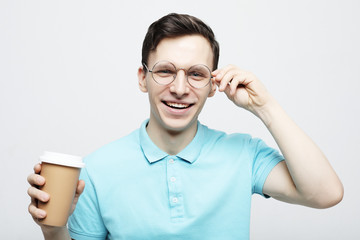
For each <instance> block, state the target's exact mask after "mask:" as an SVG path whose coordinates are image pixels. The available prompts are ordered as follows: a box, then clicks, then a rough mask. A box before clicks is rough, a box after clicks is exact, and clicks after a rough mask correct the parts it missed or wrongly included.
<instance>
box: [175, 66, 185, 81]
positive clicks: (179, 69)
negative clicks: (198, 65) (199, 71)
mask: <svg viewBox="0 0 360 240" xmlns="http://www.w3.org/2000/svg"><path fill="white" fill-rule="evenodd" d="M181 70H183V71H184V73H185V77H186V79H187V77H188V75H187V69H186V68H183V67H182V68H175V72H176V74H175V76H174V79H175V78H176V77H177V75H178V73H179V71H181Z"/></svg>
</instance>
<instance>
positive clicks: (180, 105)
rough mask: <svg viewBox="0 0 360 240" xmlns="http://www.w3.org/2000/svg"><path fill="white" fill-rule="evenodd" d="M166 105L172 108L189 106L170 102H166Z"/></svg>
mask: <svg viewBox="0 0 360 240" xmlns="http://www.w3.org/2000/svg"><path fill="white" fill-rule="evenodd" d="M166 105H168V106H170V107H174V108H187V107H188V106H189V104H182V103H171V102H167V103H166Z"/></svg>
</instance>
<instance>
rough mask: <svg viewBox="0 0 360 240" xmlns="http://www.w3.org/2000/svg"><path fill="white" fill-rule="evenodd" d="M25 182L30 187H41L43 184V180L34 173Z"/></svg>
mask: <svg viewBox="0 0 360 240" xmlns="http://www.w3.org/2000/svg"><path fill="white" fill-rule="evenodd" d="M27 181H28V183H29V184H30V185H31V186H43V185H44V184H45V178H44V177H43V176H40V175H39V174H35V173H32V174H30V175H29V176H28V177H27Z"/></svg>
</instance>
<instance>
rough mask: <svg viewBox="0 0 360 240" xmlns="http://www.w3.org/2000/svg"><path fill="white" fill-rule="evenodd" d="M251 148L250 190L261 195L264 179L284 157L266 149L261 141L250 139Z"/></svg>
mask: <svg viewBox="0 0 360 240" xmlns="http://www.w3.org/2000/svg"><path fill="white" fill-rule="evenodd" d="M251 146H252V149H253V153H252V154H253V159H254V160H253V168H252V189H253V193H257V194H260V195H262V196H264V197H266V198H268V197H269V196H266V195H264V194H263V186H264V184H265V181H266V178H267V177H268V175H269V173H270V172H271V170H272V169H273V168H274V167H275V166H276V165H277V164H278V163H279V162H281V161H283V160H284V157H283V156H282V155H281V154H280V153H279V151H277V150H276V149H273V148H270V147H268V146H267V145H266V144H265V142H264V141H262V140H261V139H257V138H255V139H252V140H251Z"/></svg>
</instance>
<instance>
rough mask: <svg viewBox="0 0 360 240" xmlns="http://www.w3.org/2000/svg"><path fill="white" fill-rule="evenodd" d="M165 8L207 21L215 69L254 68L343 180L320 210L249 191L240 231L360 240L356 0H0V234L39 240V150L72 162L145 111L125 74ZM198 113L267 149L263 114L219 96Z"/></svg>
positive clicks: (254, 235)
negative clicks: (214, 44)
mask: <svg viewBox="0 0 360 240" xmlns="http://www.w3.org/2000/svg"><path fill="white" fill-rule="evenodd" d="M169 12H178V13H188V14H192V15H195V16H197V17H199V18H201V19H203V20H204V21H205V22H206V23H208V24H209V25H210V26H211V27H212V28H213V30H214V31H215V34H216V35H217V39H218V41H219V42H220V46H221V55H220V67H222V66H225V65H227V64H229V63H232V64H235V65H238V66H240V67H241V68H244V69H246V70H249V71H252V72H253V73H255V74H256V75H257V76H258V77H259V79H260V80H261V81H262V82H263V83H264V84H265V85H266V87H267V88H268V90H269V91H270V92H271V93H272V94H273V95H274V96H275V97H276V98H277V99H278V101H279V102H280V103H281V104H282V106H283V107H284V108H285V110H286V111H287V112H288V114H289V115H290V116H291V117H292V118H293V119H294V120H295V121H296V122H297V123H298V124H299V125H300V126H301V127H302V128H303V129H304V131H305V132H306V133H307V134H309V135H310V136H311V137H312V138H313V140H314V141H315V142H316V143H317V144H318V145H319V146H320V147H321V148H322V150H323V151H324V152H325V154H326V155H327V156H328V158H329V160H330V162H331V164H332V165H333V167H334V168H335V170H336V171H337V173H338V175H339V176H340V178H341V180H342V182H343V184H344V186H345V196H344V199H343V201H342V202H341V203H340V204H339V205H337V206H335V207H333V208H330V209H326V210H316V209H310V208H305V207H301V206H295V205H289V204H285V203H282V202H278V201H276V200H273V199H269V200H265V199H263V198H262V197H258V196H254V198H253V206H252V219H251V239H253V240H255V239H256V240H258V239H293V240H294V239H314V240H315V239H316V240H318V239H327V240H330V239H332V240H338V239H351V240H352V239H360V230H359V229H360V228H359V226H360V207H359V203H360V193H359V192H360V191H359V178H358V176H359V175H360V174H359V169H360V163H359V162H360V158H359V155H358V153H357V151H358V150H359V149H360V137H359V136H360V129H359V123H360V116H359V110H360V108H359V104H360V97H359V91H360V83H359V82H360V60H359V59H360V46H359V43H360V34H359V29H360V26H359V25H360V14H359V12H360V1H357V0H353V1H351V0H334V1H332V0H329V1H325V0H321V1H320V0H319V1H316V0H313V1H310V0H303V1H286V0H283V1H251V0H245V1H241V0H230V1H226V0H224V1H213V2H212V1H194V0H191V1H190V0H184V1H177V2H175V1H165V0H163V1H145V0H143V1H45V0H39V1H25V0H24V1H19V0H2V1H0V159H1V170H2V171H1V172H2V173H1V175H0V181H1V192H0V208H1V214H0V239H31V240H32V239H42V234H41V232H40V229H39V228H38V226H37V225H36V224H35V223H34V222H33V221H32V218H31V217H30V215H29V214H28V210H27V207H28V205H29V201H30V198H29V197H28V195H27V193H26V191H27V188H28V184H27V181H26V178H27V176H28V175H29V174H30V173H31V172H32V168H33V166H34V164H35V163H36V162H37V161H38V156H39V155H40V154H41V153H42V152H43V151H44V150H50V151H58V152H63V153H68V154H74V155H81V156H84V155H86V154H88V153H90V152H92V151H94V150H95V149H97V148H99V147H101V146H102V145H104V144H106V143H108V142H110V141H113V140H115V139H117V138H119V137H121V136H124V135H126V134H128V133H130V132H131V131H132V130H134V129H136V128H138V127H139V126H140V124H141V123H142V121H143V120H144V119H145V118H147V117H148V115H149V105H148V102H147V95H146V94H144V93H142V92H140V91H139V90H138V86H137V76H136V72H137V68H138V67H139V66H140V60H141V44H142V40H143V37H144V35H145V32H146V30H147V27H148V25H149V24H150V23H152V22H153V21H155V20H157V19H158V18H160V17H161V16H163V15H165V14H167V13H169ZM200 121H201V122H202V123H204V124H206V125H208V126H209V127H211V128H215V129H219V130H223V131H226V132H228V133H231V132H244V133H250V134H252V135H253V136H254V137H261V138H263V139H264V140H265V141H266V142H267V143H268V144H269V145H270V146H273V147H276V144H275V142H274V140H273V139H272V137H271V135H270V134H269V133H268V132H267V129H266V128H265V127H264V126H263V125H262V123H261V121H260V120H258V119H257V118H256V117H254V116H252V115H251V114H250V113H249V112H246V111H245V110H242V109H238V108H237V107H235V105H234V104H233V103H231V102H230V101H228V99H227V98H226V96H224V94H222V93H217V94H216V96H215V97H213V98H211V99H209V100H208V102H207V104H206V106H205V108H204V110H203V112H202V114H201V115H200ZM239 204H241V203H239Z"/></svg>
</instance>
